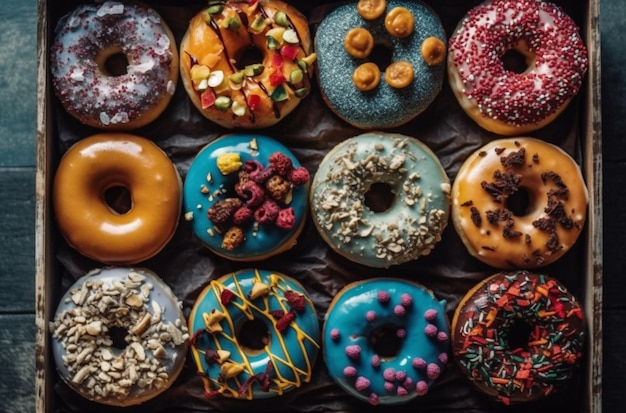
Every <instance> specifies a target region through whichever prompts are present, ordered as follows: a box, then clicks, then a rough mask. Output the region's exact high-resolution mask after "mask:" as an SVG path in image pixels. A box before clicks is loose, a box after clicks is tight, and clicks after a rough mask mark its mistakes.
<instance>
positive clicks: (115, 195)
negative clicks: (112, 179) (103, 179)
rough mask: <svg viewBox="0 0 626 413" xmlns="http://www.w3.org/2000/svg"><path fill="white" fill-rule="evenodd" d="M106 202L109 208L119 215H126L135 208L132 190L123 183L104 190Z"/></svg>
mask: <svg viewBox="0 0 626 413" xmlns="http://www.w3.org/2000/svg"><path fill="white" fill-rule="evenodd" d="M104 202H105V203H106V204H107V206H108V207H109V209H111V210H112V211H113V212H115V213H116V214H119V215H124V214H126V213H128V212H129V211H130V210H131V209H132V208H133V200H132V197H131V195H130V190H129V189H128V188H126V187H125V186H121V185H115V186H112V187H110V188H108V189H107V190H106V191H104Z"/></svg>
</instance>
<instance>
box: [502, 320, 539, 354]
mask: <svg viewBox="0 0 626 413" xmlns="http://www.w3.org/2000/svg"><path fill="white" fill-rule="evenodd" d="M532 331H533V327H532V326H531V325H530V324H528V323H527V322H526V321H524V320H515V321H514V322H513V324H512V325H511V327H509V330H508V344H507V347H508V349H509V350H510V351H515V350H519V349H521V350H527V349H528V342H529V341H530V333H531V332H532Z"/></svg>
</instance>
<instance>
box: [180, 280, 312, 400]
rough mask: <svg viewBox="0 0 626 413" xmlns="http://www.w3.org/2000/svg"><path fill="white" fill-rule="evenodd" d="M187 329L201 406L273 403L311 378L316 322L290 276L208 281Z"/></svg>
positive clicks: (305, 295)
mask: <svg viewBox="0 0 626 413" xmlns="http://www.w3.org/2000/svg"><path fill="white" fill-rule="evenodd" d="M189 328H190V329H191V331H193V332H194V333H193V337H192V339H191V353H192V355H193V358H194V360H195V362H196V365H197V367H198V372H199V373H200V375H201V377H202V380H203V382H204V390H205V393H204V395H205V397H207V398H209V399H213V398H215V397H218V396H223V397H234V398H241V399H247V400H252V399H264V398H270V397H276V396H281V395H283V394H284V393H286V392H288V391H291V390H294V389H297V388H299V387H300V386H302V385H303V384H304V383H308V382H309V381H310V380H311V378H312V374H313V365H314V364H315V360H316V358H317V354H318V352H319V348H320V344H319V334H320V333H319V322H318V319H317V313H316V311H315V306H314V305H313V302H312V301H311V298H310V297H309V294H308V293H307V291H306V290H305V289H304V287H303V286H302V285H301V284H300V283H299V282H298V281H297V280H295V279H294V278H292V277H289V276H286V275H284V274H279V273H276V272H272V271H267V270H259V269H244V270H241V271H237V272H235V273H230V274H226V275H224V276H222V277H220V278H219V279H217V280H212V281H211V282H210V284H209V285H207V286H206V288H205V289H204V290H203V291H202V293H200V295H199V297H198V298H197V299H196V302H195V304H194V306H193V309H192V310H191V315H190V316H189Z"/></svg>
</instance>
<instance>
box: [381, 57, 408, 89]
mask: <svg viewBox="0 0 626 413" xmlns="http://www.w3.org/2000/svg"><path fill="white" fill-rule="evenodd" d="M413 76H414V71H413V65H411V63H409V62H406V61H400V62H394V63H392V64H390V65H389V66H388V67H387V70H385V81H386V82H387V84H388V85H389V86H391V87H393V88H396V89H401V88H403V87H407V86H408V85H410V84H411V82H412V81H413Z"/></svg>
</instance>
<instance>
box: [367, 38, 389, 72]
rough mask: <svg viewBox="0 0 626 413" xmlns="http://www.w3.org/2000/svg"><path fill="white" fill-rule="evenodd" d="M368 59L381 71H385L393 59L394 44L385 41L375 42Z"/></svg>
mask: <svg viewBox="0 0 626 413" xmlns="http://www.w3.org/2000/svg"><path fill="white" fill-rule="evenodd" d="M368 60H369V61H370V62H372V63H374V64H375V65H376V66H378V69H380V71H381V72H384V71H385V69H387V67H388V66H389V65H390V64H391V63H392V61H393V46H392V45H391V44H388V43H385V42H376V43H374V47H373V48H372V52H371V53H370V55H369V56H368Z"/></svg>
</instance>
